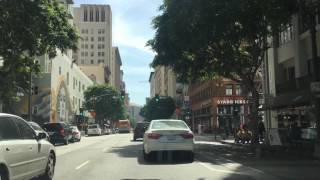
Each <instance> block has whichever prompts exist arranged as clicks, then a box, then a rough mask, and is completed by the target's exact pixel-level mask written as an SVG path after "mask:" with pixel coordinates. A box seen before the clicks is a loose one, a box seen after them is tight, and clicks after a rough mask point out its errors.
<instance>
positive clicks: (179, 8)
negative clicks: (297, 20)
mask: <svg viewBox="0 0 320 180" xmlns="http://www.w3.org/2000/svg"><path fill="white" fill-rule="evenodd" d="M296 9H297V4H296V1H295V0H281V1H279V0H255V1H252V0H244V1H239V0H183V1H181V0H164V3H163V5H162V6H161V7H160V10H161V12H162V14H160V15H159V16H157V17H155V18H154V20H153V25H154V28H155V29H156V34H155V37H154V38H153V39H152V40H150V41H149V42H148V45H149V46H151V47H152V49H153V50H155V51H156V53H157V55H156V56H155V58H154V60H153V62H152V66H153V67H156V66H159V65H165V66H170V67H172V68H173V69H174V71H175V72H176V74H177V75H178V78H179V79H180V80H182V81H186V82H190V81H195V80H202V79H208V78H212V77H216V76H223V77H226V78H229V79H232V80H234V81H236V82H239V83H242V84H244V85H245V88H246V89H247V91H248V92H251V94H252V102H251V105H252V106H251V108H250V110H251V114H252V115H253V117H254V118H253V120H252V127H253V130H254V131H257V128H256V127H257V122H256V120H257V119H258V118H257V116H258V106H259V101H258V96H259V94H258V93H259V92H258V90H257V86H256V82H257V79H256V77H257V71H258V70H259V68H260V66H261V63H262V61H263V56H264V53H265V51H266V50H267V49H268V48H269V45H268V43H267V38H269V37H272V36H273V35H274V34H275V33H278V32H279V31H281V29H282V28H286V25H287V24H288V23H289V22H290V20H291V15H292V12H293V11H294V10H296Z"/></svg>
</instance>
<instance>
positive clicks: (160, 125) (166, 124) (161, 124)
mask: <svg viewBox="0 0 320 180" xmlns="http://www.w3.org/2000/svg"><path fill="white" fill-rule="evenodd" d="M151 128H152V129H188V126H186V124H185V123H184V122H181V121H155V122H153V123H152V127H151Z"/></svg>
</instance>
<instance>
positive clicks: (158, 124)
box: [143, 119, 194, 162]
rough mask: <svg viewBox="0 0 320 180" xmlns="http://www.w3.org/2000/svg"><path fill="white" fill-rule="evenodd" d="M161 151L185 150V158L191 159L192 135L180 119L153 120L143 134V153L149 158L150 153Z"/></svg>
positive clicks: (192, 152) (192, 149)
mask: <svg viewBox="0 0 320 180" xmlns="http://www.w3.org/2000/svg"><path fill="white" fill-rule="evenodd" d="M161 151H181V152H186V154H187V156H186V157H187V160H189V161H191V162H192V161H193V157H194V135H193V133H192V131H191V130H190V128H189V127H188V126H187V124H186V123H185V122H184V121H182V120H170V119H163V120H153V121H151V123H150V126H149V128H148V130H147V131H146V132H145V134H144V136H143V155H144V159H145V160H149V159H150V156H151V153H154V152H161Z"/></svg>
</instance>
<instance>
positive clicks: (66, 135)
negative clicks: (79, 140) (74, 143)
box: [42, 122, 72, 145]
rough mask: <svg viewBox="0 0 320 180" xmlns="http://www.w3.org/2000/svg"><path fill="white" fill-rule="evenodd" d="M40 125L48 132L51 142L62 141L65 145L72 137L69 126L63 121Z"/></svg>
mask: <svg viewBox="0 0 320 180" xmlns="http://www.w3.org/2000/svg"><path fill="white" fill-rule="evenodd" d="M42 127H43V129H44V130H45V131H46V132H48V134H49V136H50V142H51V143H52V144H57V143H63V144H65V145H67V144H69V141H70V140H71V139H72V133H71V128H70V126H69V125H67V124H65V123H63V122H58V123H45V124H44V125H43V126H42Z"/></svg>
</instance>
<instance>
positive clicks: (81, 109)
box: [79, 107, 84, 116]
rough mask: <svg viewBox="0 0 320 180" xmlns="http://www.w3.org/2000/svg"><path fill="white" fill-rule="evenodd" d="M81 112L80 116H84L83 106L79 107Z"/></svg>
mask: <svg viewBox="0 0 320 180" xmlns="http://www.w3.org/2000/svg"><path fill="white" fill-rule="evenodd" d="M79 112H80V116H83V115H84V114H83V108H82V107H81V108H79Z"/></svg>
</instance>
